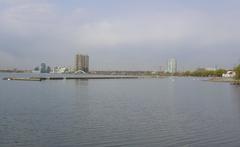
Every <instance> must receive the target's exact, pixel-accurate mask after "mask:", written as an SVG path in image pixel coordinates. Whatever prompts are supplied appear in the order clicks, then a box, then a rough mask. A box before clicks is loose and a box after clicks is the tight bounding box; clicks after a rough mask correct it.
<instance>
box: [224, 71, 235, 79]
mask: <svg viewBox="0 0 240 147" xmlns="http://www.w3.org/2000/svg"><path fill="white" fill-rule="evenodd" d="M235 76H236V72H234V71H231V70H229V71H227V73H225V74H222V77H223V78H234V77H235Z"/></svg>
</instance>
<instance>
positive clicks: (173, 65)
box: [167, 58, 177, 73]
mask: <svg viewBox="0 0 240 147" xmlns="http://www.w3.org/2000/svg"><path fill="white" fill-rule="evenodd" d="M167 72H169V73H176V72H177V60H176V59H175V58H171V59H169V60H168V64H167Z"/></svg>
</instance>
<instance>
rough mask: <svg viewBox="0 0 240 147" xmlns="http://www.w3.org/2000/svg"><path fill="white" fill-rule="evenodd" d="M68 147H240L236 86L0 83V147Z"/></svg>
mask: <svg viewBox="0 0 240 147" xmlns="http://www.w3.org/2000/svg"><path fill="white" fill-rule="evenodd" d="M4 76H9V74H1V76H0V78H2V77H4ZM76 146H81V147H85V146H86V147H92V146H93V147H94V146H96V147H99V146H100V147H101V146H114V147H119V146H130V147H155V146H156V147H159V146H176V147H181V146H183V147H192V146H193V147H195V146H197V147H198V146H199V147H201V146H202V147H206V146H209V147H214V146H217V147H218V146H227V147H232V146H233V147H235V146H236V147H237V146H240V87H237V86H232V85H230V84H228V83H210V82H204V81H201V80H199V79H194V78H164V79H117V80H116V79H115V80H84V81H81V80H60V81H42V82H29V81H28V82H27V81H3V80H0V147H76Z"/></svg>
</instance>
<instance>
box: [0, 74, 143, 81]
mask: <svg viewBox="0 0 240 147" xmlns="http://www.w3.org/2000/svg"><path fill="white" fill-rule="evenodd" d="M137 78H141V77H138V76H95V75H91V76H69V77H68V76H66V77H54V76H53V77H23V78H22V77H21V78H19V77H5V78H3V80H16V81H45V80H90V79H137ZM142 78H143V77H142Z"/></svg>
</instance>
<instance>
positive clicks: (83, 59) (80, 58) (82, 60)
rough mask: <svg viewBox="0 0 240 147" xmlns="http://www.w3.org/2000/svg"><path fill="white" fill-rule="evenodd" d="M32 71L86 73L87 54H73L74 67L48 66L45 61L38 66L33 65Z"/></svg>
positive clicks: (87, 64)
mask: <svg viewBox="0 0 240 147" xmlns="http://www.w3.org/2000/svg"><path fill="white" fill-rule="evenodd" d="M33 72H34V73H76V74H77V73H88V72H89V56H88V55H82V54H77V55H76V56H75V66H74V67H61V66H56V67H54V68H52V69H51V68H50V66H47V65H46V64H45V63H42V64H41V65H40V67H39V66H38V67H35V68H34V70H33Z"/></svg>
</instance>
